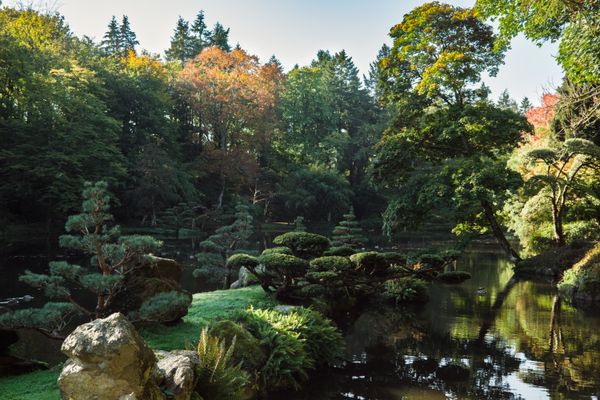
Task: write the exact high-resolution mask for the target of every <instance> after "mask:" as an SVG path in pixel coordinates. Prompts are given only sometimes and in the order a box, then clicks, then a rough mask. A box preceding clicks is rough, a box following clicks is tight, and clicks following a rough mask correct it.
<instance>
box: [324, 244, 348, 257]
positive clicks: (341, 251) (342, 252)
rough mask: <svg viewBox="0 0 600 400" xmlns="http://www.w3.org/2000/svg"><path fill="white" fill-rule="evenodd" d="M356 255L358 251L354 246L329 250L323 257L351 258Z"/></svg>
mask: <svg viewBox="0 0 600 400" xmlns="http://www.w3.org/2000/svg"><path fill="white" fill-rule="evenodd" d="M354 253H356V250H354V248H353V247H352V246H347V245H344V246H336V247H332V248H330V249H329V250H327V251H326V252H325V253H323V255H325V256H341V257H350V256H351V255H352V254H354Z"/></svg>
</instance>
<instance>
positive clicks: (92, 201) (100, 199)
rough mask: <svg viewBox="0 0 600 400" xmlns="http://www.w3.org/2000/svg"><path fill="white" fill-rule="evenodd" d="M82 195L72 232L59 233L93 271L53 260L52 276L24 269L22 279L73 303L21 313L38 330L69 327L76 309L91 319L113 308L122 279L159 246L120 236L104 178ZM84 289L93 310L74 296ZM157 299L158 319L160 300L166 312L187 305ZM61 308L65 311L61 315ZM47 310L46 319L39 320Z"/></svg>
mask: <svg viewBox="0 0 600 400" xmlns="http://www.w3.org/2000/svg"><path fill="white" fill-rule="evenodd" d="M83 199H84V200H83V203H82V213H81V214H77V215H72V216H70V217H69V219H68V220H67V223H66V224H65V229H66V230H67V232H70V233H71V234H69V235H63V236H61V237H60V245H61V247H64V248H69V249H74V250H79V251H82V252H83V253H85V254H87V255H88V256H90V257H91V262H90V264H91V265H92V267H93V268H94V269H93V270H90V269H87V268H82V267H81V266H79V265H73V264H69V263H67V262H65V261H59V262H58V261H57V262H51V263H50V265H49V269H50V271H49V273H48V274H35V273H32V272H30V271H26V272H25V274H24V275H23V276H21V277H20V280H21V281H22V282H25V283H26V284H28V285H31V286H33V287H35V288H37V289H40V290H43V291H44V294H45V295H46V296H47V297H48V298H49V299H51V300H60V301H66V302H69V304H66V305H65V303H48V304H47V305H46V307H44V308H43V309H41V310H33V311H31V312H30V314H26V313H23V314H21V315H20V316H19V318H20V319H23V318H25V317H27V316H28V315H29V317H30V318H31V322H30V324H31V325H32V326H35V325H37V328H38V329H42V330H46V331H48V330H49V331H51V332H52V334H57V331H56V329H57V327H59V328H60V329H62V328H65V327H66V325H67V323H66V322H65V321H67V320H68V318H69V316H70V315H71V314H72V313H73V312H74V310H76V311H77V312H79V313H82V312H83V313H84V314H86V316H88V317H96V318H97V317H102V316H104V315H105V313H106V312H108V310H109V309H111V307H112V305H113V304H112V301H113V298H114V296H115V295H116V293H117V292H118V291H120V290H121V289H122V282H123V277H124V276H125V275H126V274H129V273H132V271H133V270H134V268H135V267H136V266H137V265H139V264H140V263H142V262H143V261H144V259H145V257H146V254H147V253H149V252H151V251H153V250H155V249H157V248H158V247H159V246H160V244H161V243H160V242H159V241H157V240H155V239H154V238H152V237H150V236H120V232H119V228H118V227H109V225H108V223H110V222H111V221H112V219H113V217H112V215H111V214H110V194H109V192H108V190H107V184H106V183H105V182H102V181H100V182H96V183H95V184H91V183H86V185H85V188H84V191H83ZM81 288H83V289H85V290H86V291H88V292H91V293H92V294H93V295H94V296H95V298H96V305H95V308H90V307H87V304H86V303H85V302H83V301H82V300H81V299H79V298H78V297H79V296H75V295H74V293H77V291H78V290H79V289H81ZM74 289H77V290H74ZM175 297H176V296H175ZM155 300H156V301H153V302H152V303H150V304H151V306H152V307H150V308H151V309H153V310H154V311H153V312H154V314H153V316H154V317H156V309H157V307H158V304H159V303H160V304H161V307H162V310H163V311H161V312H163V313H165V312H166V313H168V307H169V306H174V307H183V305H182V304H181V301H175V300H176V299H175V298H173V297H172V298H170V300H171V302H169V301H162V302H160V301H158V298H157V299H155ZM157 301H158V302H157ZM187 305H189V300H188V303H187ZM74 306H75V307H76V309H74V308H73V307H74ZM22 311H27V310H22ZM123 311H126V310H123ZM61 312H63V313H64V314H65V315H64V316H62V317H59V316H58V315H59V314H60V313H61ZM44 313H45V314H47V315H48V318H40V316H43V314H44ZM20 323H21V324H23V322H20Z"/></svg>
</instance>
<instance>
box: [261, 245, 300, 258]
mask: <svg viewBox="0 0 600 400" xmlns="http://www.w3.org/2000/svg"><path fill="white" fill-rule="evenodd" d="M268 254H289V255H293V254H292V249H290V248H289V247H285V246H278V247H271V248H270V249H264V250H263V252H262V253H261V256H266V255H268Z"/></svg>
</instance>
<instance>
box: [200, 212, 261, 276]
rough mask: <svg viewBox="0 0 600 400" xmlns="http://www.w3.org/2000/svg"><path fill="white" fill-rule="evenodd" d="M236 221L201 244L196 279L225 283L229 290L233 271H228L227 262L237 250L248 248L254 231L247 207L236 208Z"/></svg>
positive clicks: (221, 228)
mask: <svg viewBox="0 0 600 400" xmlns="http://www.w3.org/2000/svg"><path fill="white" fill-rule="evenodd" d="M235 209H236V213H235V220H234V222H233V223H231V224H230V225H225V226H222V227H220V228H219V229H217V230H216V231H215V233H214V234H212V235H211V236H209V237H208V239H206V240H204V241H203V242H201V243H200V248H201V250H202V252H201V253H199V254H197V255H196V259H197V260H198V263H199V268H197V269H196V270H194V276H195V277H196V278H202V279H204V280H207V281H211V282H212V283H218V282H224V287H225V288H228V287H229V285H230V284H231V282H232V276H231V275H232V274H231V273H232V271H228V270H226V268H225V266H226V262H227V259H228V258H229V256H231V255H232V254H233V253H234V252H235V251H236V250H240V249H243V248H244V247H245V246H247V245H248V244H249V243H248V240H249V239H250V237H251V236H252V233H253V231H254V228H253V220H254V219H253V218H252V215H251V214H250V209H249V207H248V206H247V205H243V204H238V205H237V206H236V208H235Z"/></svg>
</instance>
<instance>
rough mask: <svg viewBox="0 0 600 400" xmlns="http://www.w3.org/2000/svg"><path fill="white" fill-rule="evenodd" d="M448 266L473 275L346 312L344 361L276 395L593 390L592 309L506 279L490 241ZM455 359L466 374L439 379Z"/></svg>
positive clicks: (540, 394) (474, 395)
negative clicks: (401, 304)
mask: <svg viewBox="0 0 600 400" xmlns="http://www.w3.org/2000/svg"><path fill="white" fill-rule="evenodd" d="M453 268H456V269H458V270H465V271H468V272H470V273H471V274H472V279H470V280H468V281H466V282H464V283H462V284H460V285H443V284H433V285H432V287H431V290H430V292H431V299H430V301H429V303H428V304H426V305H425V306H421V307H412V308H406V309H404V310H398V309H395V310H394V309H389V310H385V309H377V310H369V311H365V312H364V313H362V314H360V315H359V316H358V317H357V318H353V319H352V321H351V322H349V324H348V326H347V327H346V342H347V358H348V360H351V361H350V362H347V363H344V365H340V366H339V368H336V369H334V370H333V371H331V372H330V373H328V374H327V375H323V376H319V377H316V378H315V379H313V380H311V383H310V385H309V388H308V389H307V390H305V391H304V392H301V393H296V394H286V395H285V399H286V400H300V399H311V400H320V399H323V400H325V399H363V400H375V399H380V400H400V399H406V400H408V399H425V400H428V399H521V398H522V399H526V400H536V399H597V398H598V396H599V395H600V313H597V312H596V313H595V314H588V313H585V312H583V311H580V310H577V309H574V308H573V307H571V306H569V305H568V304H566V303H565V302H563V301H561V300H560V298H559V297H558V296H557V295H556V291H555V289H554V287H553V286H552V285H551V284H550V283H544V282H532V281H517V280H515V279H513V276H512V265H511V264H510V263H509V262H508V261H507V260H506V259H505V258H504V257H503V256H502V254H500V253H498V252H497V251H496V248H495V247H492V246H478V247H475V248H471V249H470V250H469V251H468V252H467V253H466V254H465V255H464V256H463V257H462V258H461V259H460V260H458V262H457V264H456V265H455V266H454V267H453ZM456 364H462V365H463V366H464V367H466V368H467V369H468V374H467V375H466V376H462V377H461V376H458V377H446V379H445V380H444V379H440V378H439V375H444V374H443V372H444V371H448V370H449V369H448V368H446V369H444V368H442V367H443V366H445V365H450V366H452V365H456ZM436 370H437V373H436ZM459 371H461V370H459ZM459 375H460V374H459ZM451 378H454V379H451Z"/></svg>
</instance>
